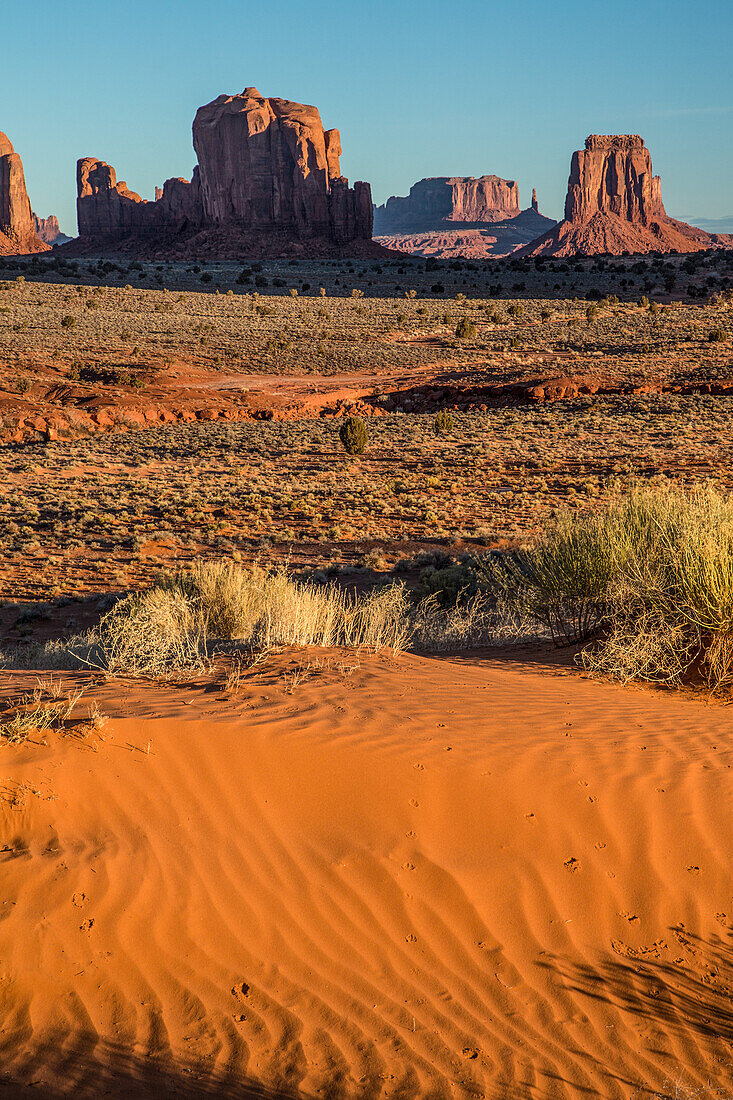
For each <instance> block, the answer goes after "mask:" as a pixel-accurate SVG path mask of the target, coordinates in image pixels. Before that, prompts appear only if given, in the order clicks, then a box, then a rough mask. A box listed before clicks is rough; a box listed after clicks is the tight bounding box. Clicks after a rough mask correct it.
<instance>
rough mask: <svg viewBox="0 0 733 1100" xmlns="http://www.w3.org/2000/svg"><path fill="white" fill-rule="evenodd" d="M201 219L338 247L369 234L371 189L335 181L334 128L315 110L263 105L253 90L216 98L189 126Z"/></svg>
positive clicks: (337, 148)
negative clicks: (198, 178)
mask: <svg viewBox="0 0 733 1100" xmlns="http://www.w3.org/2000/svg"><path fill="white" fill-rule="evenodd" d="M193 145H194V149H195V150H196V154H197V156H198V159H199V167H200V172H201V195H202V200H203V210H204V220H205V222H206V223H207V224H212V225H216V226H221V225H229V224H234V225H238V226H241V227H243V228H245V229H260V230H273V229H274V230H286V231H289V232H292V233H294V234H295V235H296V236H298V237H304V236H318V237H325V238H328V239H330V240H333V241H336V242H337V243H339V244H342V243H345V242H346V241H349V240H352V239H353V238H354V237H362V238H367V239H370V238H371V235H372V219H371V191H370V188H369V185H368V184H364V183H357V184H356V186H355V187H354V188H350V187H349V186H348V181H347V180H346V179H344V177H343V176H342V175H341V168H340V164H339V157H340V155H341V137H340V135H339V132H338V130H328V131H326V130H324V128H323V123H322V122H321V116H320V114H319V113H318V109H317V108H316V107H308V106H304V105H303V104H302V103H292V102H290V101H289V100H287V99H265V98H263V97H262V96H261V95H260V93H259V92H258V91H257V89H256V88H245V90H244V91H243V92H242V94H241V95H235V96H227V95H221V96H219V97H218V99H215V100H214V101H213V103H209V104H207V105H206V106H205V107H200V108H199V110H198V111H197V112H196V118H195V119H194V123H193Z"/></svg>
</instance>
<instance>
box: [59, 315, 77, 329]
mask: <svg viewBox="0 0 733 1100" xmlns="http://www.w3.org/2000/svg"><path fill="white" fill-rule="evenodd" d="M75 326H76V317H74V316H73V314H71V313H67V314H66V315H65V316H64V317H62V318H61V328H74V327H75Z"/></svg>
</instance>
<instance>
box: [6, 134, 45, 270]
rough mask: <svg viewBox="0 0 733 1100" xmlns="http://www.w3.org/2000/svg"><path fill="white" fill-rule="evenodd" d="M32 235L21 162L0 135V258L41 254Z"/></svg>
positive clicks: (43, 250) (35, 237)
mask: <svg viewBox="0 0 733 1100" xmlns="http://www.w3.org/2000/svg"><path fill="white" fill-rule="evenodd" d="M47 249H48V245H46V244H44V243H43V241H41V240H39V239H38V237H37V236H36V232H35V228H34V224H33V215H32V213H31V204H30V201H29V199H28V192H27V190H26V186H25V176H24V174H23V162H22V161H21V159H20V157H19V156H18V154H17V153H16V152H15V149H14V148H13V146H12V143H11V141H10V139H9V138H8V137H7V136H6V135H5V134H3V133H0V255H5V256H8V255H13V254H17V255H23V254H26V253H28V252H45V251H46V250H47Z"/></svg>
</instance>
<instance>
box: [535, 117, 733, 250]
mask: <svg viewBox="0 0 733 1100" xmlns="http://www.w3.org/2000/svg"><path fill="white" fill-rule="evenodd" d="M731 246H733V238H732V237H725V236H724V235H722V234H709V233H706V232H704V230H702V229H697V228H695V227H694V226H691V225H687V224H685V222H679V221H676V220H675V219H674V218H670V217H669V215H668V214H667V212H666V211H665V209H664V205H663V203H662V185H661V180H660V178H659V176H655V175H654V174H653V173H652V162H651V157H650V155H649V150H648V149H647V148H646V146H645V145H644V141H643V140H642V138H641V137H639V135H638V134H608V135H604V134H591V135H590V136H589V137H587V138H586V140H585V148H584V149H579V150H578V151H577V152H575V153H573V157H572V161H571V164H570V177H569V179H568V190H567V196H566V198H565V220H564V221H562V222H559V223H558V224H557V225H556V226H555V227H554V228H553V229H551V230H549V232H547V233H545V234H544V235H543V236H541V237H538V238H537V239H536V240H534V241H531V242H530V243H529V244H527V245H526V246H525V247H524V248H522V249H521V250H520V251H519V252H518V255H520V256H576V255H583V256H593V255H598V254H599V253H611V254H614V255H621V254H623V253H644V252H673V251H675V252H696V251H699V250H700V249H707V248H714V247H731Z"/></svg>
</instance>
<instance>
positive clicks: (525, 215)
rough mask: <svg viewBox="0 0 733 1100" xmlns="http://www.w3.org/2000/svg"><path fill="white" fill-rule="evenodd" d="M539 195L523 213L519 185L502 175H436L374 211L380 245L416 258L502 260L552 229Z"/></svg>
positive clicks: (416, 184)
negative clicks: (540, 208) (411, 254)
mask: <svg viewBox="0 0 733 1100" xmlns="http://www.w3.org/2000/svg"><path fill="white" fill-rule="evenodd" d="M553 225H555V222H554V221H553V220H552V219H551V218H546V217H544V216H543V215H542V214H540V212H539V209H538V205H537V193H536V191H533V192H532V205H531V206H530V207H528V208H527V209H526V210H522V209H521V208H520V205H519V187H518V186H517V184H516V182H515V181H514V180H506V179H502V178H501V177H500V176H493V175H490V176H479V177H478V178H474V177H473V176H437V177H435V178H432V179H423V180H419V181H418V182H417V183H415V184H413V186H412V187H411V188H410V193H409V195H407V196H404V197H400V196H393V197H392V198H390V199H388V200H387V202H386V203H385V204H384V205H383V206H376V207H375V208H374V233H375V236H376V239H377V240H378V241H379V243H380V244H383V245H385V246H387V247H389V248H393V249H398V250H400V251H403V252H411V253H413V254H416V255H420V256H437V257H443V258H450V257H457V256H470V257H475V258H483V257H486V256H506V255H509V254H510V253H512V252H514V251H516V250H517V249H518V248H521V247H522V246H523V245H525V244H526V243H527V242H528V241H531V240H533V239H534V238H535V237H537V236H538V235H539V234H541V233H544V232H545V231H546V230H548V229H550V228H551V227H552V226H553Z"/></svg>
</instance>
